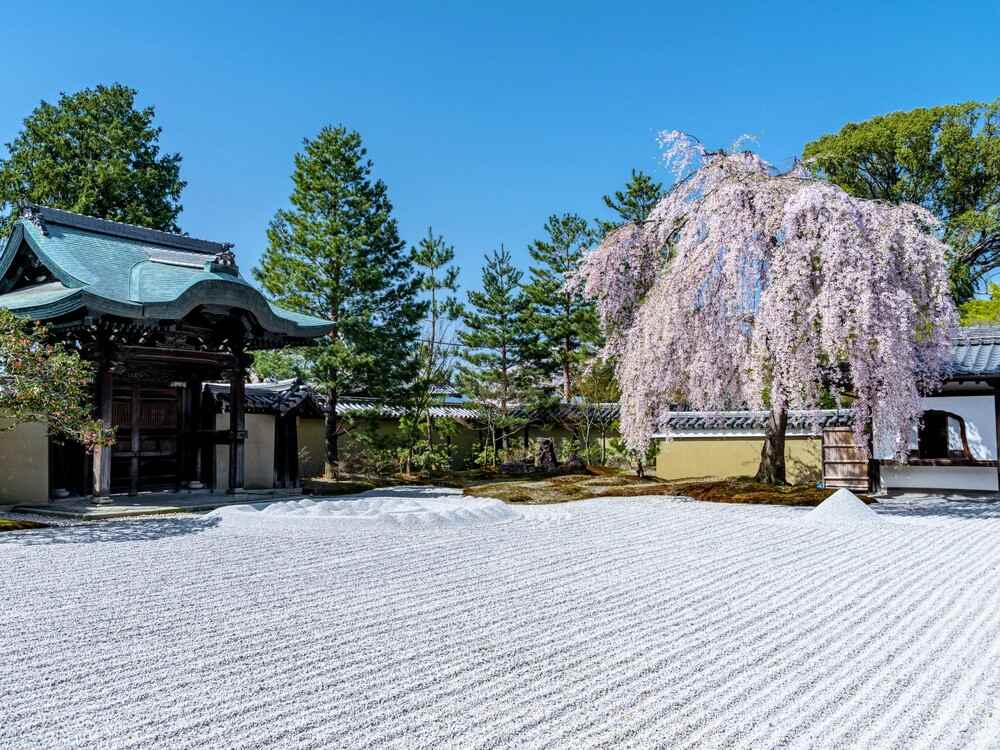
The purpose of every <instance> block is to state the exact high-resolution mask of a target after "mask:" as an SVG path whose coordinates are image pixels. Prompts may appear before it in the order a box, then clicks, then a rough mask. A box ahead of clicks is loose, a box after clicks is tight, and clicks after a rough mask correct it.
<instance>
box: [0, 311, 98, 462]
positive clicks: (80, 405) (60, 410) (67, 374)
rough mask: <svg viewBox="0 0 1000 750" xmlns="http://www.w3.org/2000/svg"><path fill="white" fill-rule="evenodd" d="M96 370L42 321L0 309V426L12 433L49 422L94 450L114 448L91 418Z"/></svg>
mask: <svg viewBox="0 0 1000 750" xmlns="http://www.w3.org/2000/svg"><path fill="white" fill-rule="evenodd" d="M93 388H94V370H93V366H92V365H91V364H90V363H89V362H86V361H84V360H82V359H81V358H80V355H79V354H78V353H77V352H76V351H75V350H74V349H71V348H69V347H68V346H65V345H64V344H62V343H54V342H53V341H52V339H51V338H50V336H49V333H48V330H47V329H46V328H45V326H43V325H41V324H40V323H35V322H31V321H28V320H24V319H22V318H18V317H17V316H15V315H14V314H13V313H11V312H10V311H9V310H5V309H3V308H0V415H2V420H0V424H2V425H3V429H13V428H15V427H17V425H19V424H24V423H26V422H46V423H47V424H48V428H49V431H50V432H51V433H52V434H53V435H55V436H56V437H60V438H70V439H73V440H76V441H78V442H80V443H82V444H83V445H84V447H85V448H87V449H88V450H92V449H93V448H95V447H97V446H98V445H110V444H111V442H112V440H113V435H114V433H113V432H109V431H107V430H106V429H105V428H104V427H103V425H102V424H101V422H100V421H99V420H96V419H94V417H93V414H91V406H90V405H91V401H90V398H91V395H92V392H93Z"/></svg>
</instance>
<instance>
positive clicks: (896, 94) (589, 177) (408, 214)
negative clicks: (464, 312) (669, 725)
mask: <svg viewBox="0 0 1000 750" xmlns="http://www.w3.org/2000/svg"><path fill="white" fill-rule="evenodd" d="M484 5H485V4H475V3H466V2H461V3H451V4H432V3H407V4H398V5H396V4H392V3H374V2H365V3H356V4H355V3H319V2H316V3H280V2H268V3H256V4H255V3H247V4H246V7H244V8H242V9H236V8H235V4H233V7H222V6H221V5H216V4H214V3H211V2H198V3H189V2H182V1H180V0H178V1H175V2H169V3H155V4H153V3H138V2H134V0H132V1H131V2H128V3H122V2H103V3H81V2H45V1H44V0H40V1H39V2H35V3H33V4H31V5H30V6H23V7H21V8H20V9H19V11H18V12H8V13H6V14H4V15H5V29H4V32H5V33H4V58H5V61H4V64H3V65H2V66H0V90H2V91H3V92H4V96H3V104H2V105H0V142H8V141H10V140H11V139H12V138H13V137H14V135H15V134H16V133H17V131H18V130H19V127H20V123H21V121H22V119H23V118H24V117H25V116H26V115H27V114H28V113H29V112H30V111H31V110H32V108H33V107H34V106H35V105H36V104H37V103H38V102H39V100H41V99H48V100H54V99H55V98H56V97H57V96H58V94H59V92H60V91H61V90H64V91H73V90H76V89H79V88H83V87H86V86H92V85H94V84H97V83H111V82H115V81H119V82H122V83H125V84H127V85H129V86H132V87H134V88H136V89H138V90H139V92H140V101H141V103H142V104H153V105H155V106H156V109H157V116H158V122H159V124H160V125H161V126H162V127H163V136H162V146H163V148H164V149H165V150H167V151H180V152H181V153H182V154H183V156H184V164H183V176H184V178H185V179H186V180H187V181H188V183H189V186H188V188H187V190H186V192H185V194H184V201H183V202H184V213H183V214H182V216H181V226H182V227H183V228H184V230H185V231H187V232H189V233H190V234H192V235H194V236H198V237H204V238H207V239H216V240H227V241H232V242H235V243H236V250H237V255H238V258H239V261H240V265H241V267H242V269H243V270H244V272H245V273H247V275H249V271H250V268H251V267H252V265H253V264H254V263H255V262H256V260H257V259H258V258H259V256H260V253H261V252H262V250H263V248H264V245H265V234H264V233H265V228H266V225H267V222H268V220H269V219H270V217H271V216H272V215H273V213H274V211H275V210H276V209H277V208H278V207H280V206H282V205H284V204H285V202H286V200H287V197H288V194H289V191H290V180H289V174H290V172H291V167H292V155H293V154H294V153H295V151H296V150H297V149H298V148H299V146H300V144H301V141H302V138H303V137H305V136H308V135H311V134H314V133H315V132H316V131H317V130H318V129H319V128H320V127H321V126H322V125H324V124H326V123H344V124H346V125H348V126H350V127H352V128H354V129H356V130H358V131H360V132H361V134H362V136H363V137H364V140H365V143H366V145H367V146H368V149H369V152H370V154H371V156H372V158H373V159H374V161H375V167H376V171H377V174H378V175H379V176H380V177H382V178H383V179H384V180H385V181H386V183H387V184H388V186H389V190H390V195H391V197H392V200H393V203H394V204H395V207H396V215H397V217H398V219H399V224H400V229H401V231H402V234H403V236H404V237H405V238H406V239H407V240H409V241H411V242H413V241H416V240H417V239H418V238H419V237H420V236H421V235H422V234H423V233H424V232H425V231H426V228H427V226H428V225H433V227H434V229H435V230H436V231H438V232H442V233H444V234H445V236H446V237H447V238H448V239H449V240H450V241H451V242H452V243H453V244H454V245H455V247H456V250H457V253H458V259H459V263H460V265H461V267H462V280H463V282H464V283H465V284H466V285H470V284H472V285H474V284H476V283H477V279H478V272H479V268H480V265H481V257H482V253H483V251H484V250H487V249H491V248H494V247H496V246H497V245H499V243H501V242H503V243H505V244H506V245H507V247H508V248H510V249H511V250H512V251H513V252H514V253H515V256H516V257H517V258H519V259H520V260H521V261H522V262H524V263H525V264H526V262H527V251H526V246H527V243H528V242H529V241H530V240H531V239H532V238H534V237H536V236H538V234H539V233H540V231H541V227H542V225H543V223H544V221H545V218H546V216H548V215H549V214H550V213H553V212H563V211H576V212H579V213H582V214H583V215H584V216H587V217H588V218H590V217H594V216H597V215H599V214H603V210H602V205H601V201H600V196H601V195H602V194H604V193H606V192H609V191H611V190H614V189H617V188H619V187H620V186H621V185H622V184H623V183H624V182H625V180H626V178H627V177H628V173H629V169H630V168H631V167H641V168H643V169H645V170H647V171H650V172H653V173H654V174H655V175H657V176H660V177H662V178H664V179H666V178H667V175H666V174H665V172H664V170H663V169H662V168H661V167H660V166H659V164H658V161H657V149H656V145H655V142H654V135H655V133H656V131H658V130H660V129H673V128H677V129H681V130H686V131H688V132H691V133H694V134H695V135H697V136H699V137H700V138H701V139H702V140H703V141H705V142H706V143H707V144H709V145H712V146H716V145H728V144H729V143H731V142H732V140H733V139H734V138H735V137H736V136H738V135H739V134H740V133H744V132H750V133H756V134H758V135H759V136H760V142H759V149H760V151H761V152H762V153H763V155H764V156H765V158H768V159H769V160H771V161H772V162H773V163H775V164H777V165H778V166H787V165H788V164H789V163H790V161H791V159H792V157H793V156H795V155H796V154H798V153H799V152H800V150H801V147H802V145H803V144H804V143H805V142H807V141H808V140H810V139H812V138H814V137H816V136H818V135H820V134H822V133H825V132H830V131H833V130H836V129H838V128H839V127H840V126H841V125H843V124H844V123H845V122H849V121H852V120H860V119H864V118H867V117H870V116H872V115H876V114H880V113H884V112H889V111H893V110H899V109H909V108H913V107H918V106H924V105H933V104H940V103H949V102H958V101H964V100H968V99H993V98H995V97H997V96H1000V52H998V46H997V45H998V42H1000V4H997V3H995V2H957V3H943V2H940V1H938V2H932V3H931V2H927V3H925V2H899V3H885V2H871V1H870V0H869V1H868V2H856V1H854V0H842V1H841V2H838V3H823V4H818V3H811V2H801V0H799V1H798V2H791V3H777V2H771V3H747V2H732V3H718V2H716V3H712V2H685V3H670V2H664V1H662V0H661V2H657V3H642V2H631V3H629V2H625V3H608V2H601V3H587V2H574V3H568V2H552V3H545V2H537V0H536V2H532V3H518V2H508V3H504V4H503V5H502V6H501V5H500V4H497V9H495V10H492V9H488V8H486V7H484Z"/></svg>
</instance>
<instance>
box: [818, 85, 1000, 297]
mask: <svg viewBox="0 0 1000 750" xmlns="http://www.w3.org/2000/svg"><path fill="white" fill-rule="evenodd" d="M803 158H804V159H805V161H806V163H807V164H809V165H811V166H812V168H813V169H815V170H816V172H817V173H819V174H821V175H822V176H824V177H826V178H828V179H829V180H831V181H832V182H834V183H836V184H837V185H840V186H841V187H842V188H843V189H844V190H846V191H847V192H848V193H851V194H852V195H855V196H859V197H862V198H877V199H880V200H886V201H891V202H894V203H899V202H902V201H909V202H911V203H917V204H920V205H922V206H925V207H926V208H928V209H930V210H931V211H933V212H934V214H935V215H937V216H938V217H939V218H940V219H941V220H942V221H943V223H944V239H945V241H946V242H947V243H948V244H949V245H950V246H951V248H952V250H953V252H954V255H953V257H952V292H953V295H954V297H955V300H956V302H959V303H961V302H964V301H965V300H968V299H970V298H971V297H972V296H973V295H974V293H975V291H976V289H977V288H980V286H981V284H982V282H983V280H984V279H985V277H986V276H987V275H988V274H990V272H991V271H993V270H995V269H996V268H998V267H1000V99H998V100H997V101H995V102H993V103H992V104H984V103H980V102H967V103H965V104H954V105H948V106H942V107H930V108H927V109H915V110H912V111H910V112H893V113H892V114H888V115H884V116H881V117H874V118H872V119H870V120H866V121H865V122H861V123H850V124H848V125H845V126H844V127H843V128H842V129H841V130H840V131H839V132H838V133H835V134H831V135H824V136H822V137H821V138H818V139H816V140H815V141H812V142H811V143H807V144H806V146H805V149H804V151H803Z"/></svg>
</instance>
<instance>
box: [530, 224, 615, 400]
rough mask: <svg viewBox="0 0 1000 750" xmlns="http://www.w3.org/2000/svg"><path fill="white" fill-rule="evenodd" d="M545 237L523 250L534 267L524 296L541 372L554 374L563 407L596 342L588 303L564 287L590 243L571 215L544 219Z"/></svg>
mask: <svg viewBox="0 0 1000 750" xmlns="http://www.w3.org/2000/svg"><path fill="white" fill-rule="evenodd" d="M545 231H546V233H547V235H548V237H547V238H546V239H544V240H536V241H535V242H533V243H532V244H531V246H530V247H529V248H528V251H529V252H530V253H531V258H532V260H534V261H535V263H536V264H537V265H534V266H532V267H531V269H530V273H531V282H530V283H529V284H528V285H527V286H526V287H525V294H526V296H527V299H528V301H529V302H530V303H531V315H530V321H531V325H532V326H533V327H534V329H535V331H536V332H537V334H538V336H539V337H540V339H541V340H542V342H543V343H544V346H545V358H544V367H545V369H546V371H547V372H549V373H555V372H558V373H559V374H560V376H561V379H562V397H563V400H565V401H569V400H570V399H571V398H572V397H573V383H574V380H575V378H576V371H577V370H578V368H579V365H580V364H581V363H582V361H583V360H584V359H585V358H586V357H587V356H588V355H590V354H592V353H593V351H594V348H595V345H596V344H597V343H598V342H599V340H600V326H599V324H598V320H597V314H596V312H595V311H594V305H593V303H592V302H589V301H587V300H585V299H583V297H582V296H581V293H580V292H579V291H570V290H568V289H567V288H566V281H567V275H568V274H570V273H571V272H573V271H575V270H576V267H577V265H578V264H579V262H580V256H581V254H582V252H583V250H584V249H585V248H586V247H587V246H588V245H590V244H591V243H592V242H594V240H595V239H596V238H595V237H594V234H593V233H592V232H591V230H590V228H589V227H588V226H587V221H586V220H585V219H583V218H582V217H580V216H577V215H576V214H563V215H562V216H559V215H555V214H554V215H552V216H550V217H549V220H548V221H547V222H546V223H545Z"/></svg>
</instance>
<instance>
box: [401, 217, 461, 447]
mask: <svg viewBox="0 0 1000 750" xmlns="http://www.w3.org/2000/svg"><path fill="white" fill-rule="evenodd" d="M454 259H455V248H454V247H452V246H451V245H448V244H446V243H445V241H444V237H443V236H441V235H438V236H437V237H435V236H434V231H433V229H431V228H430V227H428V228H427V236H426V237H424V238H423V239H422V240H420V244H419V245H417V247H415V248H413V262H414V264H415V265H416V267H417V268H418V269H420V289H421V291H423V292H424V294H425V295H426V296H427V319H426V321H425V325H426V329H425V333H426V338H425V339H424V341H423V343H422V344H421V347H420V359H421V382H420V384H419V386H418V387H419V393H418V409H419V412H420V418H421V421H423V422H424V426H425V428H426V432H425V434H426V437H427V444H428V447H430V446H433V444H434V426H433V424H434V423H433V420H432V419H431V416H430V407H431V406H432V405H433V403H434V401H435V398H436V391H437V389H439V388H441V387H444V386H448V385H450V384H451V370H452V354H451V352H450V351H449V350H448V344H449V343H450V342H448V341H447V340H446V338H447V336H448V330H449V325H450V324H451V323H454V322H455V321H456V320H458V319H459V317H461V315H462V305H461V303H460V302H459V301H458V297H457V296H456V292H457V291H458V268H457V267H456V266H453V265H449V264H450V263H451V262H452V261H453V260H454Z"/></svg>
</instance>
